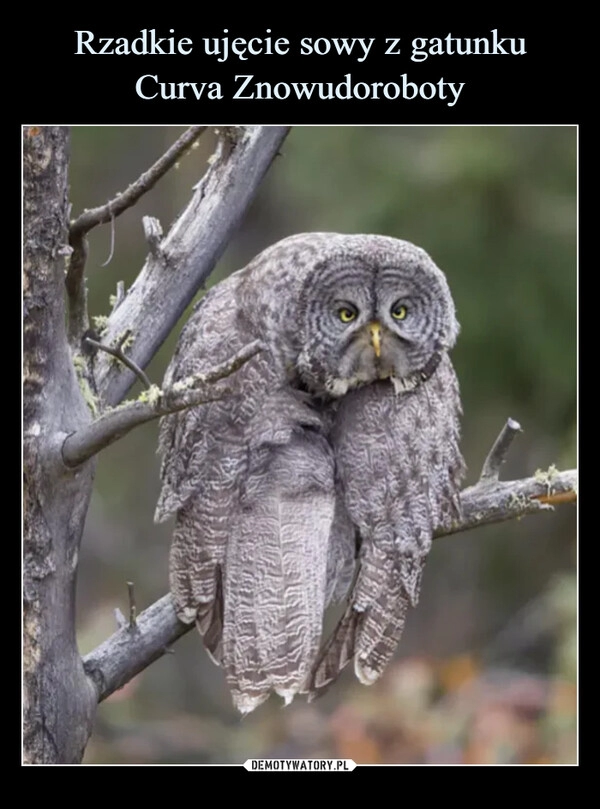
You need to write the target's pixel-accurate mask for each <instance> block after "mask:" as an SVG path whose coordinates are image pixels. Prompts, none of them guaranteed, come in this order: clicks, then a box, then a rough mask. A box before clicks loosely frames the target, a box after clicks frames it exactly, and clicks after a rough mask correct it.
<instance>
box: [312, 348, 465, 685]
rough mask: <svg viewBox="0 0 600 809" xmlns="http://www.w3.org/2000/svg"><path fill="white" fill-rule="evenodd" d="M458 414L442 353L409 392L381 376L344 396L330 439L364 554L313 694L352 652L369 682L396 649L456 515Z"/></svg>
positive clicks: (359, 673)
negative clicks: (440, 535) (428, 566)
mask: <svg viewBox="0 0 600 809" xmlns="http://www.w3.org/2000/svg"><path fill="white" fill-rule="evenodd" d="M460 412H461V406H460V398H459V392H458V383H457V379H456V376H455V374H454V371H453V369H452V366H451V364H450V360H449V358H448V357H447V356H446V357H444V358H443V360H442V362H441V363H440V365H439V367H438V369H437V370H436V372H435V374H434V375H433V376H432V377H431V379H429V380H428V382H427V384H423V385H421V386H419V387H417V388H416V389H415V390H414V391H411V392H407V393H400V394H397V393H396V392H395V390H394V388H393V386H392V384H391V383H390V382H385V381H382V382H377V383H374V384H373V385H369V386H366V387H363V388H359V389H357V390H355V391H352V392H351V393H348V394H347V395H346V396H345V397H344V398H343V400H342V401H341V402H340V405H339V408H338V411H337V417H336V421H335V425H334V428H333V431H332V435H331V442H332V445H333V448H334V452H335V457H336V464H337V469H338V475H339V477H340V479H341V480H342V481H343V494H342V496H343V500H344V505H345V507H346V509H347V512H348V514H349V515H350V518H351V520H352V522H353V524H354V525H355V526H356V527H357V529H358V534H359V537H360V540H359V541H360V554H359V558H358V570H357V574H356V578H355V582H354V586H353V589H352V592H351V594H350V597H349V602H348V605H347V608H346V611H345V613H344V615H343V616H342V618H341V620H340V622H339V624H338V626H337V627H336V629H335V631H334V633H333V635H332V637H331V638H330V639H329V641H328V642H327V643H326V645H325V646H324V649H323V651H322V653H321V655H320V657H319V659H318V661H317V663H316V665H315V667H314V670H313V674H312V680H311V684H310V690H311V691H312V692H313V694H316V693H318V692H319V691H320V690H321V689H323V688H324V687H325V686H327V685H328V684H329V683H330V682H331V681H332V680H334V679H335V678H336V677H337V676H338V674H339V672H340V671H341V669H342V668H343V667H344V666H345V665H346V664H347V663H348V662H350V661H351V660H353V661H354V670H355V673H356V676H357V677H358V679H359V680H360V681H361V682H362V683H364V684H366V685H369V684H371V683H373V682H375V680H377V679H378V677H379V676H380V675H381V673H382V672H383V670H384V668H385V666H386V665H387V663H388V662H389V660H390V658H391V656H392V655H393V653H394V651H395V650H396V647H397V645H398V642H399V640H400V636H401V634H402V630H403V628H404V623H405V620H406V615H407V611H408V609H409V607H411V606H412V607H414V606H416V604H417V602H418V598H419V591H420V587H421V578H422V573H423V568H424V565H425V561H426V558H427V554H428V553H429V551H430V548H431V544H432V537H433V531H434V529H435V528H436V527H437V526H438V525H442V524H445V523H447V522H448V521H449V520H451V519H453V518H454V517H457V516H458V514H459V510H460V503H459V496H458V492H459V487H460V482H461V479H462V477H463V473H464V463H463V459H462V456H461V453H460V450H459V445H458V441H459V421H458V419H459V415H460Z"/></svg>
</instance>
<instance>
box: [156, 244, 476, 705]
mask: <svg viewBox="0 0 600 809" xmlns="http://www.w3.org/2000/svg"><path fill="white" fill-rule="evenodd" d="M458 329H459V327H458V323H457V320H456V316H455V309H454V304H453V301H452V297H451V294H450V290H449V288H448V284H447V282H446V278H445V276H444V274H443V273H442V272H441V270H439V269H438V267H437V266H436V265H435V264H434V262H433V261H432V259H431V258H430V257H429V256H428V255H427V253H426V252H425V251H424V250H422V249H421V248H419V247H416V246H415V245H413V244H411V243H409V242H406V241H401V240H399V239H395V238H391V237H387V236H379V235H343V234H336V233H304V234H300V235H296V236H291V237H288V238H286V239H283V240H282V241H280V242H278V243H277V244H275V245H273V246H271V247H269V248H268V249H266V250H265V251H264V252H262V253H261V254H260V255H259V256H257V257H256V258H255V259H254V260H253V261H252V262H251V263H250V264H249V265H248V266H247V267H245V268H244V269H242V270H239V271H238V272H236V273H234V274H233V275H231V276H230V277H229V278H227V279H226V280H225V281H222V282H221V283H219V284H217V285H216V286H215V287H214V288H213V289H211V290H210V291H209V292H208V294H207V295H206V296H205V297H204V298H203V299H202V300H201V301H200V303H199V304H198V305H197V306H196V308H195V310H194V312H193V314H192V316H191V317H190V319H189V320H188V322H187V324H186V326H185V328H184V329H183V332H182V334H181V337H180V339H179V343H178V345H177V348H176V351H175V354H174V356H173V359H172V361H171V363H170V365H169V368H168V370H167V373H166V377H165V381H164V387H165V388H169V387H171V386H172V385H173V384H174V383H175V382H177V381H178V380H181V379H183V378H185V377H187V376H189V375H191V374H196V373H200V372H205V371H207V370H209V369H210V368H212V367H214V366H215V365H216V364H218V363H219V362H222V361H225V360H226V359H227V358H229V357H231V356H233V355H235V354H236V352H238V351H239V350H240V349H242V348H243V347H244V346H245V345H247V344H248V343H250V342H252V341H254V340H256V339H260V340H261V341H262V344H263V346H264V349H263V350H262V351H261V352H260V353H258V354H257V355H255V356H254V357H253V358H252V359H251V360H250V361H249V362H247V363H246V364H245V365H243V366H242V367H241V368H240V370H238V371H237V372H236V374H235V376H232V377H231V378H230V379H228V380H227V381H228V385H229V387H230V388H231V390H230V393H229V395H228V396H226V397H225V398H223V399H221V400H219V401H213V402H210V403H208V404H203V405H201V406H198V407H194V408H190V409H187V410H183V411H180V412H178V413H174V414H172V415H169V416H166V417H165V418H163V420H162V422H161V425H160V440H159V450H160V451H161V453H162V456H163V458H162V466H161V479H162V490H161V494H160V497H159V501H158V505H157V510H156V519H157V521H162V520H164V519H166V518H168V517H169V516H171V515H174V516H175V528H174V534H173V540H172V546H171V552H170V588H171V592H172V595H173V599H174V603H175V606H176V610H177V614H178V616H179V618H180V619H181V620H182V621H184V622H186V623H194V622H195V624H196V626H197V628H198V630H199V632H200V634H201V635H202V637H203V640H204V645H205V647H206V650H207V652H208V654H209V655H210V656H211V658H212V659H213V660H214V661H215V662H216V663H217V664H219V665H220V666H222V667H223V670H224V673H225V677H226V679H227V683H228V686H229V688H230V691H231V694H232V697H233V702H234V704H235V706H236V707H237V708H238V709H239V710H240V711H241V712H242V713H247V712H249V711H251V710H253V709H254V708H255V707H256V706H258V705H259V704H261V703H262V702H263V701H264V700H265V699H267V697H268V696H269V694H270V693H271V692H275V693H276V694H278V695H280V696H281V697H282V698H283V699H284V701H285V703H286V704H287V703H289V702H290V701H291V700H292V699H293V697H294V696H295V695H296V694H298V693H308V694H309V696H314V695H317V694H318V693H319V692H321V691H322V690H323V689H325V688H326V687H327V686H328V685H329V683H331V682H332V681H333V680H335V678H336V677H337V676H338V674H339V672H340V671H341V670H342V668H343V667H344V666H345V665H346V664H347V663H349V662H352V663H353V667H354V672H355V674H356V676H357V677H358V679H359V680H360V682H362V683H365V684H370V683H373V682H375V680H377V678H378V677H379V676H380V675H381V673H382V672H383V670H384V668H385V666H386V664H387V663H388V662H389V660H390V658H391V657H392V655H393V653H394V651H395V649H396V647H397V645H398V642H399V639H400V636H401V634H402V629H403V626H404V622H405V619H406V614H407V611H408V609H409V607H411V606H415V605H416V603H417V600H418V597H419V590H420V585H421V577H422V573H423V567H424V563H425V559H426V557H427V554H428V553H429V550H430V547H431V543H432V536H433V532H434V529H435V528H436V526H438V525H442V524H445V523H447V522H449V521H450V520H452V519H454V518H455V517H456V516H457V515H458V512H459V508H460V503H459V487H460V481H461V478H462V475H463V471H464V464H463V460H462V457H461V453H460V449H459V416H460V413H461V404H460V396H459V388H458V383H457V379H456V376H455V373H454V369H453V367H452V364H451V362H450V358H449V355H448V352H449V350H450V349H451V348H452V346H453V345H454V343H455V340H456V337H457V334H458ZM342 600H345V607H344V608H343V614H342V617H341V619H340V620H339V623H338V624H337V627H336V628H335V630H334V631H333V634H332V635H331V637H330V638H328V639H327V640H326V641H325V642H323V639H322V634H323V616H324V613H325V610H326V608H327V606H328V605H329V604H330V603H332V602H335V601H342Z"/></svg>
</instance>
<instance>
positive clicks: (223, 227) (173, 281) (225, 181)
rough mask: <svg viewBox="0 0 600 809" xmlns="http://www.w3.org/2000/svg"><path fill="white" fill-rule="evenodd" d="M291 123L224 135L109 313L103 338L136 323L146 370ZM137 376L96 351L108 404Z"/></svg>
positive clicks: (136, 352)
mask: <svg viewBox="0 0 600 809" xmlns="http://www.w3.org/2000/svg"><path fill="white" fill-rule="evenodd" d="M288 130H289V127H275V126H248V127H240V128H238V129H236V133H237V135H236V136H235V137H233V136H232V134H231V132H229V130H228V131H227V132H225V133H222V135H221V139H220V141H219V145H218V148H217V151H216V153H215V155H214V156H213V158H212V159H211V161H209V162H210V165H209V168H208V170H207V172H206V174H205V175H204V177H203V178H202V180H201V181H200V183H199V184H198V185H197V186H196V189H195V193H194V196H193V197H192V200H191V201H190V203H189V205H188V206H187V208H186V209H185V210H184V211H183V213H182V214H181V215H180V216H179V218H178V219H177V221H176V222H175V223H174V225H173V227H172V228H171V230H170V231H169V233H168V234H167V235H166V236H165V238H164V239H163V240H162V241H161V242H160V244H154V245H153V247H152V250H151V252H150V255H149V256H148V257H147V259H146V264H145V265H144V268H143V269H142V271H141V273H140V274H139V276H138V277H137V279H136V281H135V283H134V284H133V286H132V287H131V288H130V289H129V290H128V291H127V294H126V296H125V298H124V300H123V301H122V302H121V304H120V305H119V307H118V308H117V309H116V310H115V311H113V312H112V314H111V315H110V317H109V318H108V326H107V329H106V331H105V332H104V333H103V341H104V342H105V343H108V344H111V343H112V342H114V340H115V339H116V337H117V335H119V334H121V333H122V332H123V331H125V330H126V329H131V330H132V333H133V335H134V337H135V342H134V344H133V346H132V349H131V351H130V352H129V358H130V359H132V360H133V361H134V362H135V363H136V365H138V366H139V367H140V368H145V367H146V365H147V364H148V362H149V361H150V359H151V358H152V357H153V356H154V354H155V352H156V351H157V350H158V348H159V346H160V345H161V344H162V342H163V340H164V339H165V338H166V337H167V335H168V334H169V332H170V331H171V329H172V328H173V326H174V325H175V323H176V322H177V320H178V319H179V317H180V316H181V315H182V314H183V311H184V310H185V308H186V306H187V305H188V304H189V302H190V300H191V299H192V297H193V296H194V295H195V294H196V292H198V290H199V289H200V288H201V286H202V284H203V283H204V282H205V280H206V279H207V278H208V276H209V275H210V273H211V272H212V269H213V267H214V266H215V264H216V262H217V260H218V259H219V258H220V256H221V254H222V252H223V251H224V249H225V247H226V246H227V244H228V242H229V240H230V239H231V236H232V233H233V232H234V230H235V229H236V228H237V226H238V224H239V222H240V221H241V218H242V216H243V214H244V213H245V211H246V209H247V208H248V205H249V204H250V202H251V201H252V199H253V198H254V196H255V194H256V192H257V190H258V188H259V185H260V183H261V181H262V179H263V177H264V175H265V173H266V171H267V169H268V168H269V166H270V164H271V162H272V160H273V158H274V157H275V155H276V154H277V153H278V151H279V148H280V146H281V143H282V141H283V139H284V138H285V136H286V135H287V133H288ZM134 380H135V374H133V373H132V372H131V371H130V370H129V369H126V368H122V367H118V366H115V364H114V363H111V362H110V360H109V358H106V357H104V356H102V357H98V358H97V362H96V383H97V388H98V391H99V394H100V396H101V397H102V399H103V400H104V401H105V402H106V403H107V404H109V405H113V406H114V405H116V404H118V403H119V402H120V401H121V400H122V398H123V396H124V395H125V394H126V392H127V390H128V389H129V387H130V386H131V384H132V383H133V382H134Z"/></svg>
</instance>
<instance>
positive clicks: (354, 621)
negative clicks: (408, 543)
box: [309, 552, 420, 698]
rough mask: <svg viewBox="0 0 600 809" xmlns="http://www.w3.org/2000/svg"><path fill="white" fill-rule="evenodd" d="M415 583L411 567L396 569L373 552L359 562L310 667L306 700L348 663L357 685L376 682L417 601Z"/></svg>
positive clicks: (319, 690)
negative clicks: (346, 601) (348, 594)
mask: <svg viewBox="0 0 600 809" xmlns="http://www.w3.org/2000/svg"><path fill="white" fill-rule="evenodd" d="M406 561H407V560H404V562H406ZM419 581H420V575H419V574H418V573H417V571H415V565H413V564H408V565H407V564H401V565H400V567H399V566H398V565H397V564H394V562H393V560H392V559H390V558H389V557H387V558H386V559H385V561H384V559H381V558H380V559H379V560H377V554H376V553H374V552H371V554H370V557H368V558H367V559H365V560H363V564H362V566H361V570H360V571H359V573H358V575H357V578H356V582H355V585H354V588H353V593H352V599H351V603H350V605H349V606H348V608H347V609H346V612H345V613H344V615H343V616H342V618H341V619H340V621H339V623H338V625H337V626H336V628H335V630H334V633H333V635H332V637H331V638H330V639H329V641H328V642H327V644H326V645H325V647H324V648H323V650H322V652H321V654H320V656H319V658H318V660H317V662H316V664H315V666H314V668H313V672H312V677H311V683H310V688H309V691H310V697H309V698H314V697H316V696H318V695H319V694H320V693H321V692H323V690H324V689H325V688H326V687H327V685H328V684H329V683H331V682H333V680H335V679H336V678H337V676H338V675H339V673H340V672H341V671H342V669H343V668H344V667H345V666H346V665H347V664H348V663H349V662H350V661H351V660H353V661H354V673H355V675H356V677H357V679H358V680H359V681H360V682H361V683H363V685H372V684H373V683H374V682H375V681H376V680H378V679H379V677H380V676H381V674H382V673H383V671H384V669H385V668H386V666H387V664H388V663H389V662H390V660H391V658H392V656H393V654H394V652H395V651H396V648H397V646H398V643H399V642H400V638H401V636H402V632H403V630H404V624H405V620H406V613H407V611H408V608H409V606H414V605H415V604H416V602H417V600H418V589H419Z"/></svg>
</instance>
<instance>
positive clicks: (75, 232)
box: [65, 126, 206, 344]
mask: <svg viewBox="0 0 600 809" xmlns="http://www.w3.org/2000/svg"><path fill="white" fill-rule="evenodd" d="M205 129H206V127H205V126H192V127H190V128H189V129H188V130H187V131H186V132H184V133H183V135H181V137H179V138H178V139H177V140H176V141H175V143H174V144H173V145H172V146H171V148H170V149H168V150H167V151H166V152H165V153H164V155H162V157H159V159H158V160H157V161H156V163H154V164H153V165H152V166H151V167H150V168H149V169H148V170H147V171H145V172H144V173H143V174H142V175H141V176H140V177H138V179H137V180H136V181H135V182H133V183H131V185H130V186H129V187H128V188H127V189H126V190H125V191H123V193H122V194H117V196H116V197H114V199H112V200H110V202H107V203H106V205H101V206H100V207H98V208H92V209H90V210H87V211H84V212H83V213H82V214H81V215H80V216H78V217H77V219H76V220H75V221H74V222H72V223H71V227H70V228H69V244H70V245H71V247H72V250H73V252H72V253H71V260H70V262H69V269H68V271H67V277H66V279H65V285H66V288H67V295H68V300H69V340H70V342H71V343H75V344H77V343H78V342H79V340H80V339H81V336H82V335H83V333H84V332H85V331H86V330H87V328H88V315H87V301H86V290H85V284H84V283H83V271H84V268H85V262H86V259H87V240H86V234H87V233H89V231H90V230H91V229H92V228H94V227H96V225H102V224H104V223H106V222H110V221H113V222H114V219H115V218H116V217H117V216H119V215H120V214H121V213H123V211H125V210H127V208H131V206H132V205H135V203H136V202H137V201H138V200H139V199H140V197H141V196H143V195H144V194H145V193H146V192H147V191H149V190H150V189H151V188H152V187H153V186H154V185H156V183H157V182H158V181H159V180H160V178H161V177H163V176H164V175H165V174H166V173H167V171H168V170H169V169H170V168H171V167H172V166H173V165H174V164H175V163H176V162H177V160H178V159H179V158H180V157H181V156H182V154H183V153H184V152H185V151H186V150H187V149H188V148H189V147H190V146H191V145H192V143H193V142H194V141H195V140H197V139H198V138H199V137H200V135H201V134H202V133H203V132H204V130H205ZM111 254H112V249H111Z"/></svg>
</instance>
